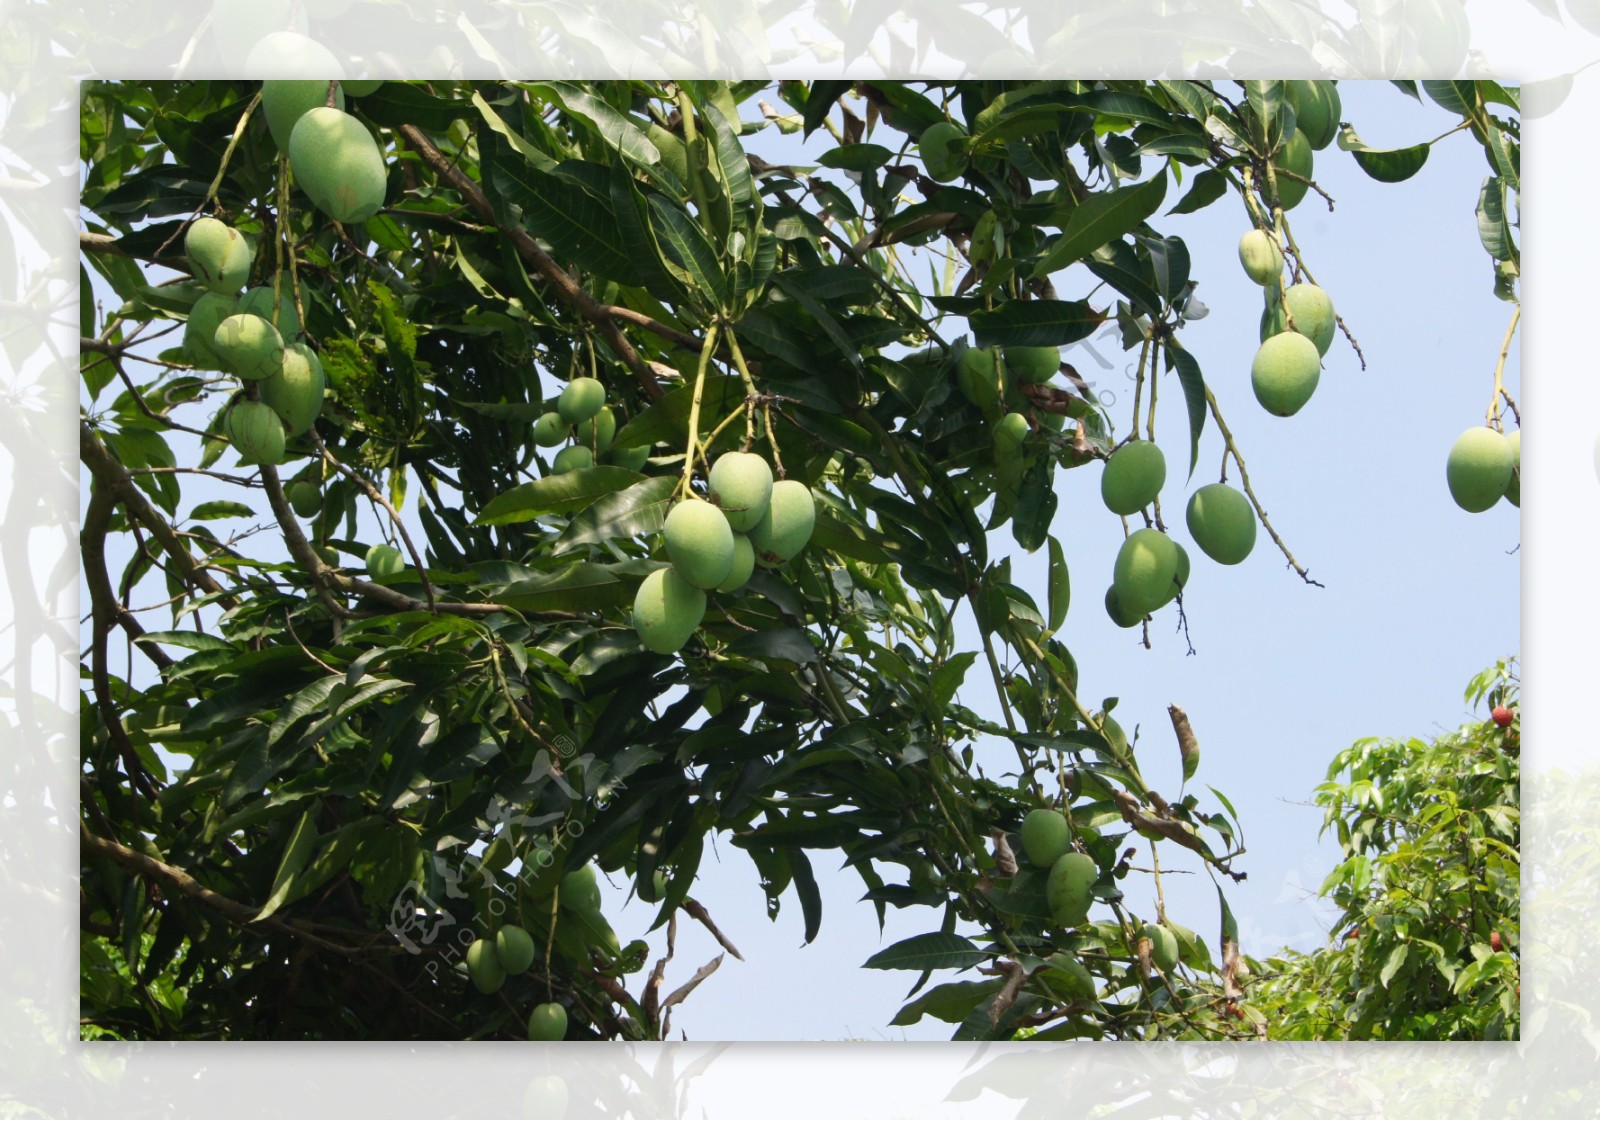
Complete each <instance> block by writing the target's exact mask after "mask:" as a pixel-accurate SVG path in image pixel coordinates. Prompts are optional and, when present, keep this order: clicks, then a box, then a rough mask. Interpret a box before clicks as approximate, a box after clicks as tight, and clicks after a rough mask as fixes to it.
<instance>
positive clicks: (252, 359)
mask: <svg viewBox="0 0 1600 1121" xmlns="http://www.w3.org/2000/svg"><path fill="white" fill-rule="evenodd" d="M211 347H212V349H213V350H215V351H216V352H217V357H219V358H221V359H222V367H223V369H225V370H227V371H228V372H229V373H230V374H232V375H234V377H237V378H239V379H240V380H242V381H261V380H263V379H264V378H270V377H272V376H273V375H275V374H276V373H277V372H278V371H279V370H281V369H283V336H282V335H280V334H278V329H277V328H276V327H274V326H273V325H272V324H271V323H268V322H267V321H266V320H265V319H262V318H261V317H260V316H259V315H251V314H250V313H249V312H241V313H239V314H238V315H230V316H228V318H226V319H224V320H223V321H222V322H221V323H219V324H218V325H217V330H216V333H215V334H213V335H212V336H211Z"/></svg>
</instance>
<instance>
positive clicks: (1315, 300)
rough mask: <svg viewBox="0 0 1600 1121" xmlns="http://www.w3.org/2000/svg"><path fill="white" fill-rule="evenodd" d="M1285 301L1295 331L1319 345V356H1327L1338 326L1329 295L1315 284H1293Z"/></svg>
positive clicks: (1285, 295)
mask: <svg viewBox="0 0 1600 1121" xmlns="http://www.w3.org/2000/svg"><path fill="white" fill-rule="evenodd" d="M1283 299H1284V303H1286V304H1288V306H1289V318H1290V319H1291V320H1293V322H1294V329H1295V330H1296V331H1298V332H1300V334H1302V335H1304V336H1305V337H1306V338H1308V339H1310V340H1311V341H1312V342H1314V343H1316V344H1317V354H1318V355H1324V354H1327V353H1328V348H1329V347H1330V346H1332V345H1333V332H1334V330H1335V329H1336V327H1337V326H1338V321H1337V320H1336V319H1335V317H1334V312H1333V301H1332V300H1331V299H1329V298H1328V294H1327V293H1326V292H1324V291H1323V290H1322V289H1321V288H1318V287H1317V286H1316V285H1315V284H1291V285H1289V287H1288V288H1287V289H1285V290H1284V293H1283Z"/></svg>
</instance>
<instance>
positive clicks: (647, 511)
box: [551, 475, 678, 556]
mask: <svg viewBox="0 0 1600 1121" xmlns="http://www.w3.org/2000/svg"><path fill="white" fill-rule="evenodd" d="M677 487H678V479H677V476H674V475H659V476H656V477H655V478H651V479H645V480H644V481H643V482H638V483H635V484H633V485H632V486H631V487H628V488H627V489H626V490H620V491H616V492H614V493H611V494H607V495H606V496H605V497H603V498H601V499H599V500H598V501H596V502H595V503H594V505H592V506H590V507H589V508H588V509H586V510H584V511H583V512H582V513H581V514H578V515H577V516H576V517H574V518H573V519H572V521H571V522H569V523H568V524H567V528H566V531H565V532H564V533H562V534H561V536H560V537H559V538H557V539H556V543H555V545H554V546H552V548H551V552H552V553H553V554H554V555H556V556H560V555H561V554H562V553H565V552H568V551H569V550H572V549H576V548H577V547H578V546H580V545H598V544H600V543H601V542H604V541H616V540H618V539H621V538H626V537H644V536H648V535H649V534H652V533H655V532H656V531H657V530H659V529H660V528H661V526H662V523H664V522H665V521H666V518H667V510H668V508H670V507H671V505H672V495H673V492H674V491H675V490H677Z"/></svg>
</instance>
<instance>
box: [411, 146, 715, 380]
mask: <svg viewBox="0 0 1600 1121" xmlns="http://www.w3.org/2000/svg"><path fill="white" fill-rule="evenodd" d="M397 131H398V132H399V133H400V135H401V136H402V137H404V138H405V141H406V143H407V144H409V145H410V146H411V148H412V150H413V151H415V152H416V153H417V155H418V156H420V157H421V159H422V162H423V163H425V164H427V165H428V166H429V167H430V168H432V169H433V172H434V174H435V175H437V176H439V178H440V179H442V180H444V181H445V182H446V183H448V184H449V185H450V186H451V187H452V188H454V189H455V190H456V191H457V192H458V193H459V194H460V195H461V197H462V198H463V199H465V200H466V203H467V205H468V206H470V207H471V208H472V209H473V211H474V212H476V213H477V214H478V215H479V216H480V217H482V218H483V219H484V220H486V221H489V222H492V223H494V224H495V226H496V227H498V228H499V230H500V232H501V233H503V234H505V236H506V237H508V238H510V239H511V244H512V246H513V247H515V249H516V250H517V253H518V255H519V256H521V257H522V259H523V260H524V261H526V262H527V263H528V264H529V265H530V266H532V268H533V269H534V271H535V272H537V273H538V274H539V275H540V276H542V277H544V278H545V279H546V280H548V281H549V282H550V284H551V285H552V286H553V287H554V288H555V290H556V292H557V293H559V294H560V296H561V298H562V299H563V300H565V301H566V302H567V303H569V304H571V305H572V306H573V307H574V308H576V309H577V311H578V313H579V314H581V315H582V316H583V317H584V318H585V319H588V320H589V321H590V322H592V323H594V324H595V325H596V326H597V327H599V328H600V333H601V334H602V335H603V336H604V337H605V339H606V341H607V342H608V343H610V344H611V348H612V349H613V350H614V351H616V353H617V357H619V358H621V359H622V361H623V363H624V364H625V365H626V366H627V367H628V369H629V370H631V371H633V376H634V377H635V378H637V379H638V381H639V385H640V387H641V388H642V389H643V390H644V392H645V394H646V396H648V397H649V398H650V399H651V400H653V401H655V400H660V398H661V397H662V395H663V393H664V392H665V391H664V390H663V389H662V388H661V382H660V381H659V380H658V379H657V377H656V372H655V370H654V369H652V368H651V366H650V364H649V363H648V362H646V361H645V360H644V358H643V357H641V356H640V354H639V352H638V351H637V350H635V349H634V348H633V344H632V343H631V342H629V341H628V339H627V336H625V335H624V334H623V333H622V329H621V328H620V327H618V326H617V322H616V321H617V319H619V318H627V319H629V320H630V321H632V322H636V323H639V325H640V326H648V327H649V328H650V329H651V330H653V331H655V332H656V333H657V334H661V335H662V336H663V337H667V338H671V337H674V336H680V337H678V338H676V339H675V340H674V341H678V342H683V343H684V345H690V346H693V347H694V349H696V350H698V349H699V345H698V343H697V342H695V341H694V340H693V339H692V338H691V337H690V336H682V335H681V333H680V332H675V331H671V328H668V327H666V326H665V325H664V324H657V323H655V321H654V320H651V319H649V318H648V317H645V316H639V315H638V314H637V313H630V314H628V315H626V316H623V315H619V314H618V309H614V308H612V307H611V306H610V305H608V304H603V303H601V302H600V301H599V300H597V299H595V298H594V297H593V296H591V295H590V294H589V293H588V292H586V291H584V289H583V287H582V286H581V285H580V284H579V283H578V282H577V281H576V280H574V279H573V278H572V277H571V276H569V275H568V274H567V272H566V271H565V270H564V269H562V267H561V266H560V265H558V264H556V262H555V260H554V259H553V258H551V256H550V255H549V254H548V253H546V252H545V251H544V250H543V249H540V248H539V245H538V243H537V242H536V241H534V240H533V238H532V236H530V235H529V233H528V231H527V230H524V229H521V228H519V227H516V226H504V225H501V224H500V222H499V220H498V219H497V218H496V216H495V213H494V207H493V206H491V205H490V204H489V199H488V198H487V197H486V196H485V195H484V193H483V191H482V189H481V188H480V187H479V186H478V185H477V184H476V183H474V182H473V181H472V180H471V179H470V178H468V176H467V175H466V174H465V173H464V172H463V171H462V170H461V169H460V168H458V167H456V165H455V164H454V163H453V162H452V161H451V160H450V159H449V158H448V157H446V156H445V154H444V153H443V152H441V151H439V149H438V148H437V147H435V146H434V143H433V141H432V140H429V139H428V137H427V136H426V135H425V134H424V133H423V131H422V130H421V129H419V128H417V127H416V126H415V125H401V126H400V128H399V129H398V130H397ZM667 332H671V334H667ZM686 340H687V341H686Z"/></svg>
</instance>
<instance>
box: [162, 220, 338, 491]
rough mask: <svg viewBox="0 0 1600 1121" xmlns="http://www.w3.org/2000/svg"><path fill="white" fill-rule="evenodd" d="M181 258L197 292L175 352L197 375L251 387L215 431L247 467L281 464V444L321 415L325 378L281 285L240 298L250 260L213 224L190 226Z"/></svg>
mask: <svg viewBox="0 0 1600 1121" xmlns="http://www.w3.org/2000/svg"><path fill="white" fill-rule="evenodd" d="M183 250H184V256H186V257H187V258H188V260H189V267H190V270H191V271H192V273H193V275H194V278H195V280H197V281H198V282H199V283H200V284H201V285H202V286H203V287H204V288H205V291H204V292H203V293H201V295H200V297H199V299H197V300H195V302H194V306H193V307H192V308H191V309H190V310H189V321H188V323H187V324H186V325H185V327H184V335H183V351H184V355H185V357H187V358H188V359H189V361H190V363H191V364H193V365H194V366H195V367H197V368H199V369H203V370H224V371H226V372H227V373H230V374H232V375H233V376H234V377H236V378H238V379H239V380H240V381H245V382H254V383H255V386H256V391H257V395H258V397H259V398H260V400H256V401H252V400H247V399H245V398H243V397H240V398H238V399H237V400H235V401H234V402H233V403H232V404H231V405H229V406H228V408H227V411H226V412H225V413H224V414H223V420H222V427H223V432H224V433H225V434H226V435H227V437H228V440H229V442H230V443H232V444H233V446H234V448H235V450H237V451H238V453H239V458H240V460H241V461H242V462H244V463H247V464H278V463H282V462H283V458H284V454H285V444H286V441H287V440H288V438H289V437H291V436H298V435H300V434H301V433H302V432H305V431H307V430H308V429H310V427H311V426H312V424H313V423H315V422H316V419H317V416H318V414H320V413H321V411H322V396H323V390H324V388H325V386H326V378H325V377H324V375H323V372H322V363H321V361H319V360H318V358H317V355H316V352H315V351H313V350H312V349H311V348H310V347H309V346H307V345H306V344H305V343H304V342H302V341H300V337H299V336H300V316H299V314H298V313H297V312H296V311H295V306H294V299H293V297H292V296H291V295H290V293H289V290H288V285H287V284H285V283H283V282H282V280H281V278H274V280H273V282H272V283H270V284H267V285H262V286H260V287H256V288H251V289H249V290H248V291H246V292H245V293H244V294H243V295H240V294H239V289H240V288H242V287H243V286H244V284H245V283H246V281H248V280H249V277H250V268H251V265H252V264H253V263H254V252H253V251H252V249H251V248H250V243H249V241H248V240H246V238H245V236H244V235H243V234H242V233H240V232H239V231H238V230H236V229H234V228H233V227H232V226H229V225H228V224H227V223H226V222H223V221H222V220H220V219H218V218H212V217H205V218H199V219H196V220H195V221H194V222H193V223H192V224H191V225H190V226H189V228H188V230H187V231H186V232H185V234H184V239H183Z"/></svg>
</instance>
